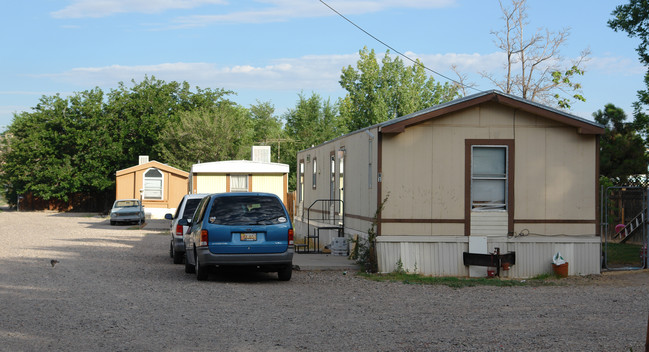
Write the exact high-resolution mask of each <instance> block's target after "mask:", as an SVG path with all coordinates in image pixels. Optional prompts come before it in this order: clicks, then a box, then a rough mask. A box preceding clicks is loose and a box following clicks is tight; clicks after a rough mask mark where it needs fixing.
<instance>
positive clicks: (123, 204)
mask: <svg viewBox="0 0 649 352" xmlns="http://www.w3.org/2000/svg"><path fill="white" fill-rule="evenodd" d="M137 206H140V204H139V203H138V201H137V200H118V201H117V202H115V206H114V208H129V207H137Z"/></svg>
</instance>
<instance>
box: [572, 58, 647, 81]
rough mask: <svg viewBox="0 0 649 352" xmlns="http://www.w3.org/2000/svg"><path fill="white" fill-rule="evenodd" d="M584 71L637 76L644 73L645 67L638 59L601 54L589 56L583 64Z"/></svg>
mask: <svg viewBox="0 0 649 352" xmlns="http://www.w3.org/2000/svg"><path fill="white" fill-rule="evenodd" d="M584 66H585V70H586V72H589V71H601V72H604V73H606V74H613V75H624V76H638V75H644V74H645V72H646V67H645V66H643V65H642V64H640V62H638V60H635V59H629V58H628V57H621V56H603V57H593V58H589V59H588V61H586V63H585V64H584Z"/></svg>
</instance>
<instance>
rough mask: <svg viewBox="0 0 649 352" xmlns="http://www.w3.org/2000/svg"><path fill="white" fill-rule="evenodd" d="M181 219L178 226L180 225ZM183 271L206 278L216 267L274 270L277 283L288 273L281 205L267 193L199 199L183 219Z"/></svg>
mask: <svg viewBox="0 0 649 352" xmlns="http://www.w3.org/2000/svg"><path fill="white" fill-rule="evenodd" d="M184 222H185V220H181V222H179V224H183V223H184ZM187 225H188V226H190V228H189V230H188V231H187V232H186V233H185V235H184V236H183V241H184V243H185V249H186V250H185V272H187V273H196V278H197V279H198V280H206V279H207V275H208V270H209V269H211V268H216V267H228V266H248V267H253V268H257V269H258V270H261V271H265V272H277V276H278V277H279V280H281V281H288V280H290V279H291V274H292V272H293V253H294V246H293V225H292V224H291V219H290V217H289V215H288V212H287V211H286V208H285V207H284V204H283V203H282V201H281V200H280V199H279V197H277V196H276V195H274V194H270V193H249V192H241V193H218V194H212V195H209V196H206V197H204V198H203V199H202V200H201V202H200V203H199V204H198V207H197V208H196V212H195V213H194V217H193V218H192V219H191V220H190V221H187Z"/></svg>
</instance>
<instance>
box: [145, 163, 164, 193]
mask: <svg viewBox="0 0 649 352" xmlns="http://www.w3.org/2000/svg"><path fill="white" fill-rule="evenodd" d="M143 197H144V199H162V172H160V170H158V169H149V170H147V171H146V172H145V173H144V194H143Z"/></svg>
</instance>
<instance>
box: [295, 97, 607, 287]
mask: <svg viewBox="0 0 649 352" xmlns="http://www.w3.org/2000/svg"><path fill="white" fill-rule="evenodd" d="M603 132H604V129H603V126H601V125H598V124H596V123H594V122H591V121H588V120H585V119H582V118H579V117H576V116H574V115H571V114H568V113H566V112H564V111H560V110H556V109H553V108H550V107H547V106H543V105H540V104H537V103H534V102H531V101H527V100H524V99H521V98H518V97H515V96H512V95H508V94H504V93H501V92H497V91H488V92H483V93H479V94H476V95H472V96H468V97H465V98H462V99H457V100H454V101H451V102H449V103H445V104H441V105H438V106H435V107H432V108H429V109H426V110H422V111H419V112H416V113H413V114H410V115H407V116H403V117H400V118H397V119H393V120H390V121H387V122H384V123H381V124H378V125H375V126H371V127H368V128H365V129H362V130H359V131H356V132H353V133H350V134H348V135H345V136H343V137H340V138H338V139H335V140H332V141H329V142H326V143H323V144H321V145H318V146H316V147H313V148H310V149H307V150H303V151H301V152H299V153H298V165H297V168H298V170H297V171H298V175H297V180H298V184H297V190H298V194H297V207H298V210H297V212H296V218H295V227H296V237H298V238H299V236H306V234H313V233H314V231H313V230H314V228H316V227H322V228H326V227H331V226H330V225H331V221H329V222H325V223H318V222H317V221H313V220H308V219H307V213H309V214H318V213H322V214H325V213H327V211H329V213H330V214H334V215H335V214H340V220H339V221H338V220H336V221H334V222H335V223H336V224H339V225H341V227H343V228H344V230H343V231H342V232H341V233H344V234H345V236H347V237H349V236H354V235H360V236H364V235H366V234H367V232H368V229H369V228H370V226H371V222H372V219H373V217H374V216H375V212H376V209H377V206H378V205H379V204H380V203H381V201H382V200H383V199H386V198H387V202H386V203H385V207H384V210H383V211H382V212H381V213H380V214H379V216H378V217H377V218H376V220H377V225H376V229H375V230H376V232H377V234H378V237H377V238H378V239H377V255H378V261H379V271H381V272H391V271H393V270H394V269H395V267H396V264H397V262H400V263H402V265H403V268H404V269H406V270H409V271H411V272H413V271H417V272H420V273H422V274H426V275H436V276H446V275H448V276H469V275H470V276H481V275H483V274H484V275H486V269H487V268H486V267H485V268H483V267H477V266H474V265H465V262H464V261H463V253H464V252H468V253H492V252H494V251H495V248H499V249H500V252H501V253H507V252H515V256H516V262H515V265H512V266H511V268H509V270H507V271H503V272H502V273H501V276H504V277H516V278H524V277H532V276H535V275H538V274H541V273H548V272H552V268H551V261H552V256H553V255H554V254H555V253H556V252H561V253H562V255H563V257H564V258H565V259H566V260H567V261H568V262H569V273H570V274H571V275H577V274H597V273H599V272H600V267H601V261H600V256H601V254H600V237H599V212H598V206H599V200H598V194H599V193H598V176H599V159H598V158H599V153H598V151H599V135H601V134H602V133H603ZM318 199H335V200H340V204H341V206H339V208H337V206H335V205H334V206H331V209H328V210H327V209H325V210H322V209H313V207H312V208H311V209H309V207H311V205H312V204H314V202H315V203H317V201H316V200H318ZM309 216H310V217H311V219H313V218H314V216H313V215H309ZM334 218H335V216H334ZM307 223H308V224H309V225H310V227H309V225H307ZM337 233H338V232H337V231H321V232H320V233H319V235H320V243H321V245H322V244H327V243H329V242H331V239H332V237H335V236H336V235H337Z"/></svg>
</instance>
